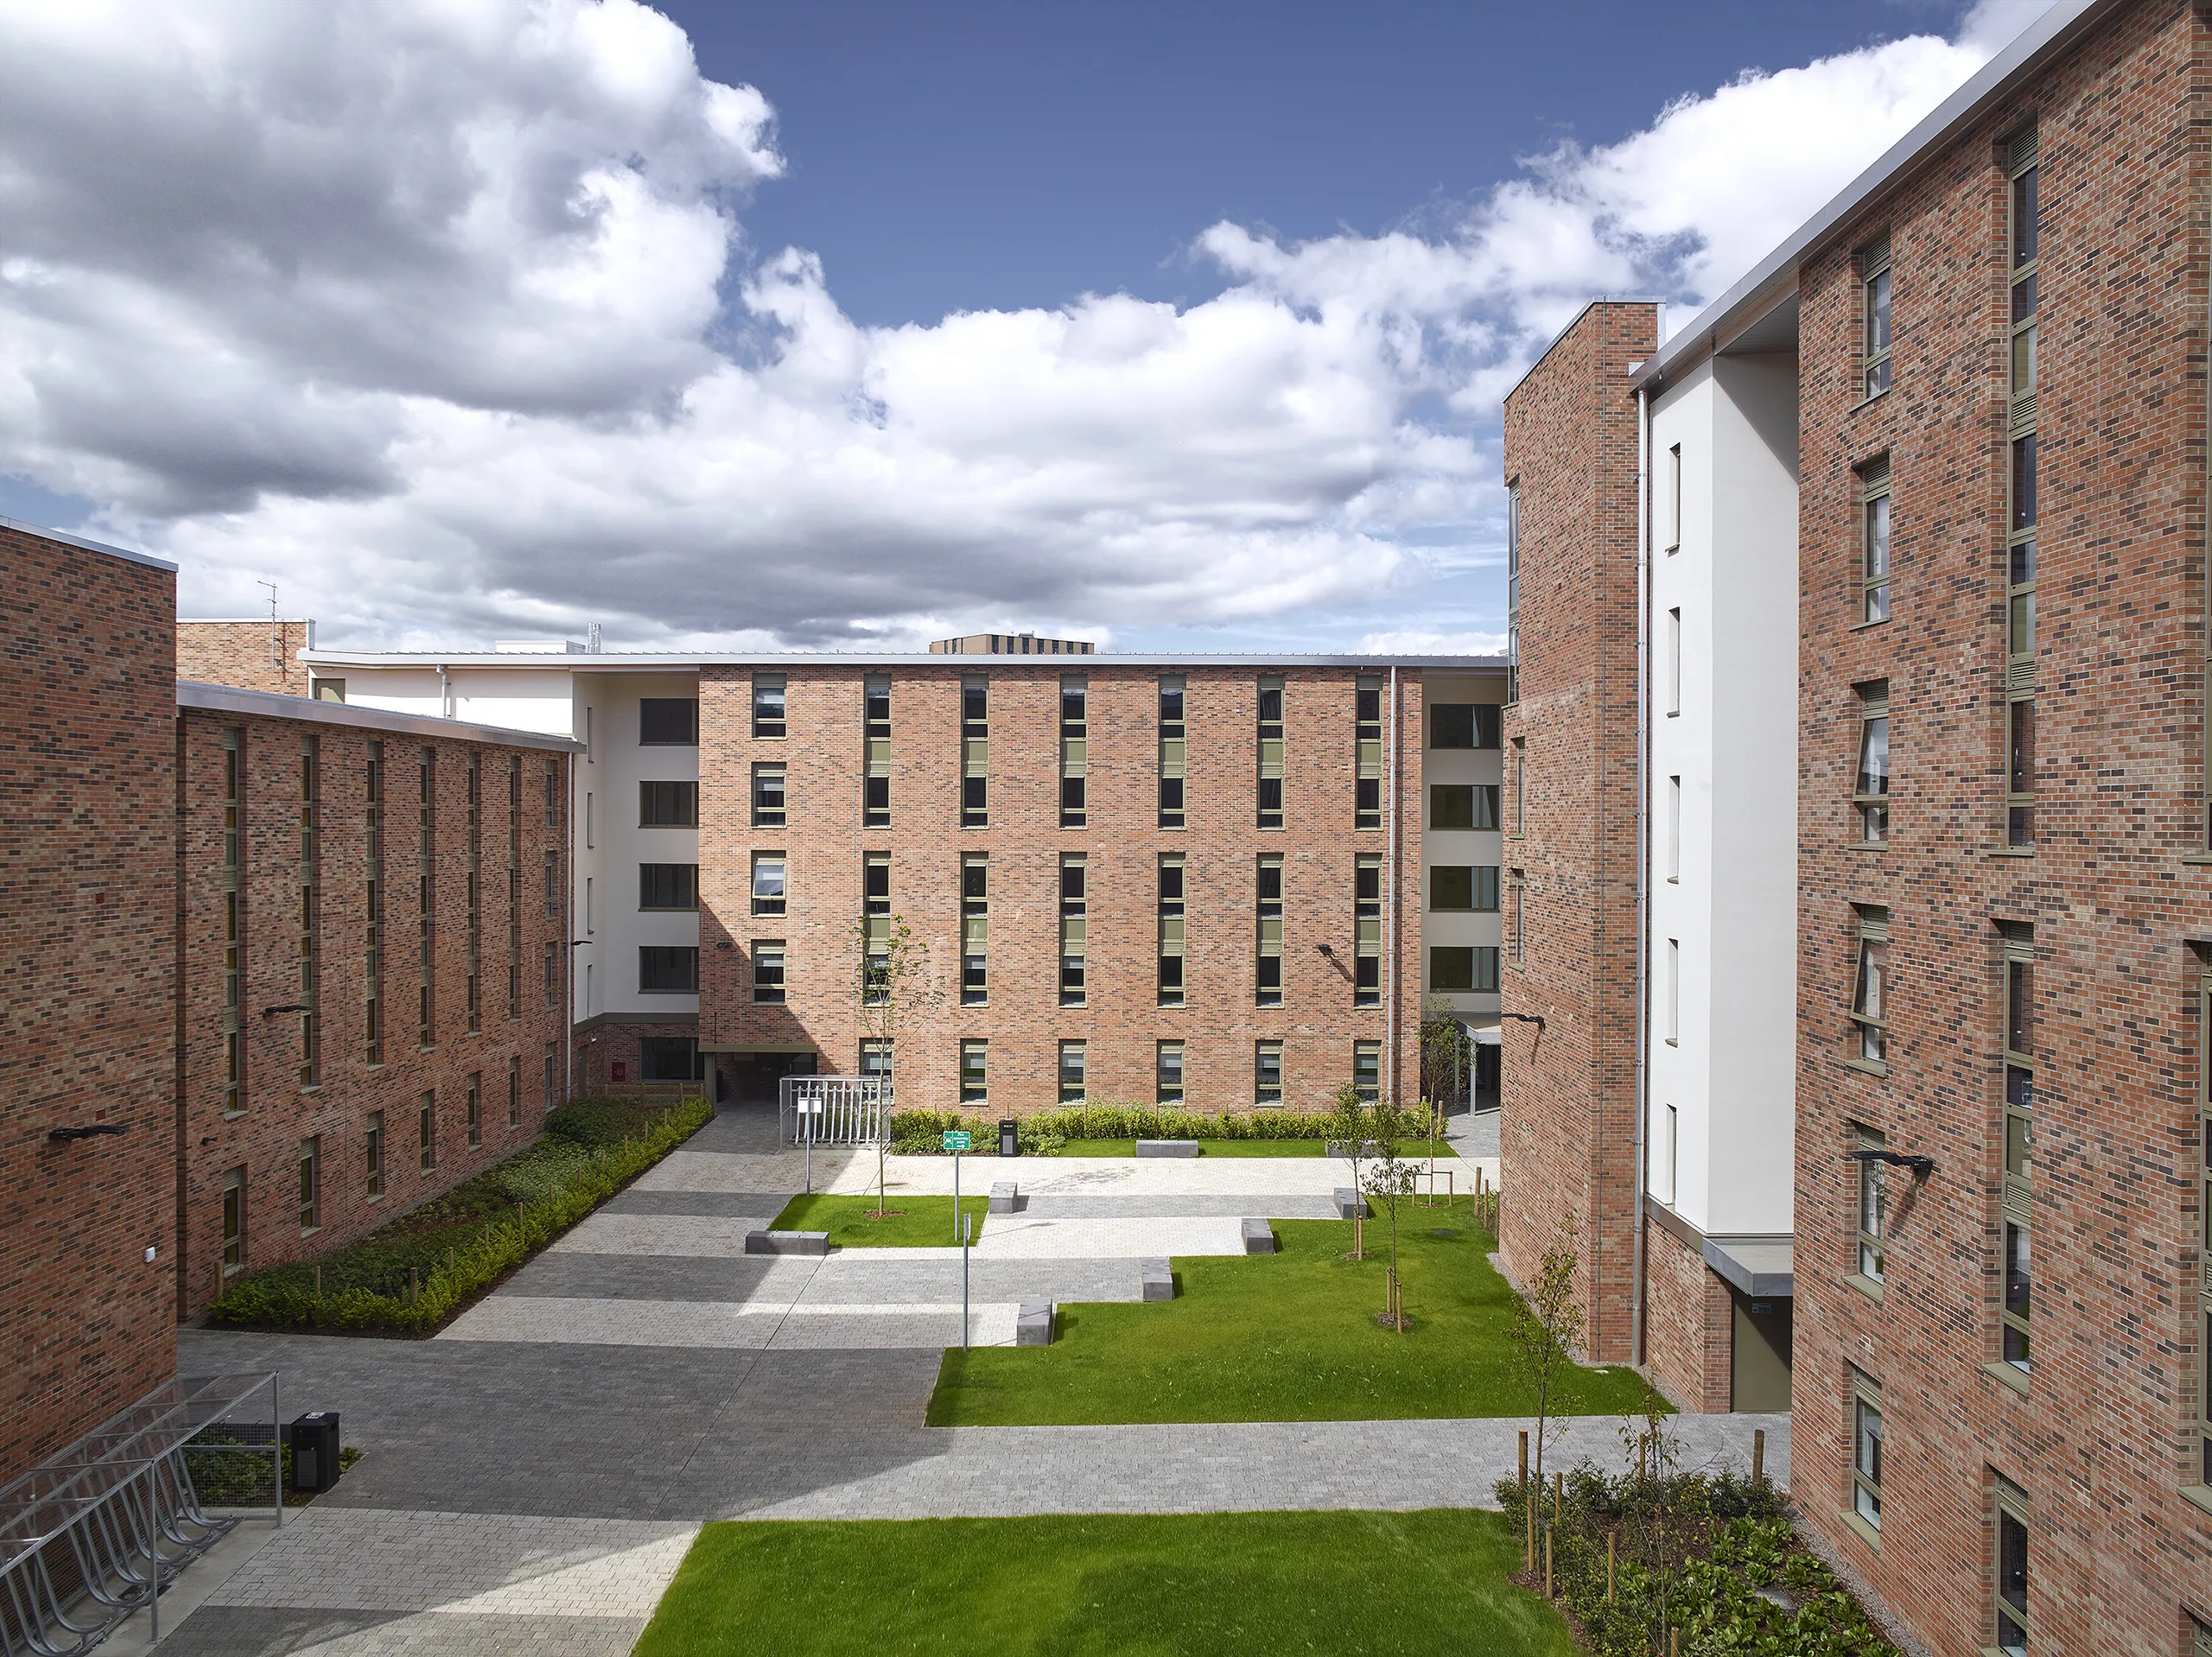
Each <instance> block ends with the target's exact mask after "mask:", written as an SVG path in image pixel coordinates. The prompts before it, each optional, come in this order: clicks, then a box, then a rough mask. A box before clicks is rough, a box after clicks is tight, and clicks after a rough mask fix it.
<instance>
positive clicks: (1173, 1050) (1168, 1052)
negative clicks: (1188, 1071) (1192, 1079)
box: [1152, 1041, 1183, 1105]
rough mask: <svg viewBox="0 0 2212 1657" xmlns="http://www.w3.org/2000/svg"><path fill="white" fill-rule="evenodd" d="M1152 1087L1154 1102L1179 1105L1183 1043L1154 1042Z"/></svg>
mask: <svg viewBox="0 0 2212 1657" xmlns="http://www.w3.org/2000/svg"><path fill="white" fill-rule="evenodd" d="M1153 1076H1154V1080H1153V1089H1152V1098H1153V1102H1154V1104H1160V1105H1179V1104H1181V1103H1182V1102H1183V1044H1182V1043H1181V1042H1179V1041H1163V1042H1160V1043H1158V1044H1156V1045H1155V1047H1154V1054H1153Z"/></svg>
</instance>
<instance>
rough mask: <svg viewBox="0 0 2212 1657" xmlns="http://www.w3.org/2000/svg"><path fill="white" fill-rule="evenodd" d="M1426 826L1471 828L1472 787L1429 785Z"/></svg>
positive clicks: (1472, 810)
mask: <svg viewBox="0 0 2212 1657" xmlns="http://www.w3.org/2000/svg"><path fill="white" fill-rule="evenodd" d="M1428 826H1429V827H1430V828H1473V827H1474V826H1475V790H1474V787H1473V785H1472V784H1466V783H1434V784H1430V786H1429V790H1428Z"/></svg>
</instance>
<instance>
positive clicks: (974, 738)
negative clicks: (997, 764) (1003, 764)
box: [960, 674, 991, 828]
mask: <svg viewBox="0 0 2212 1657" xmlns="http://www.w3.org/2000/svg"><path fill="white" fill-rule="evenodd" d="M990 821H991V682H990V681H989V680H988V679H987V678H985V677H983V676H982V675H981V674H970V675H969V676H967V677H966V678H964V679H963V680H962V681H961V682H960V826H961V827H962V828H988V827H989V826H990Z"/></svg>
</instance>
